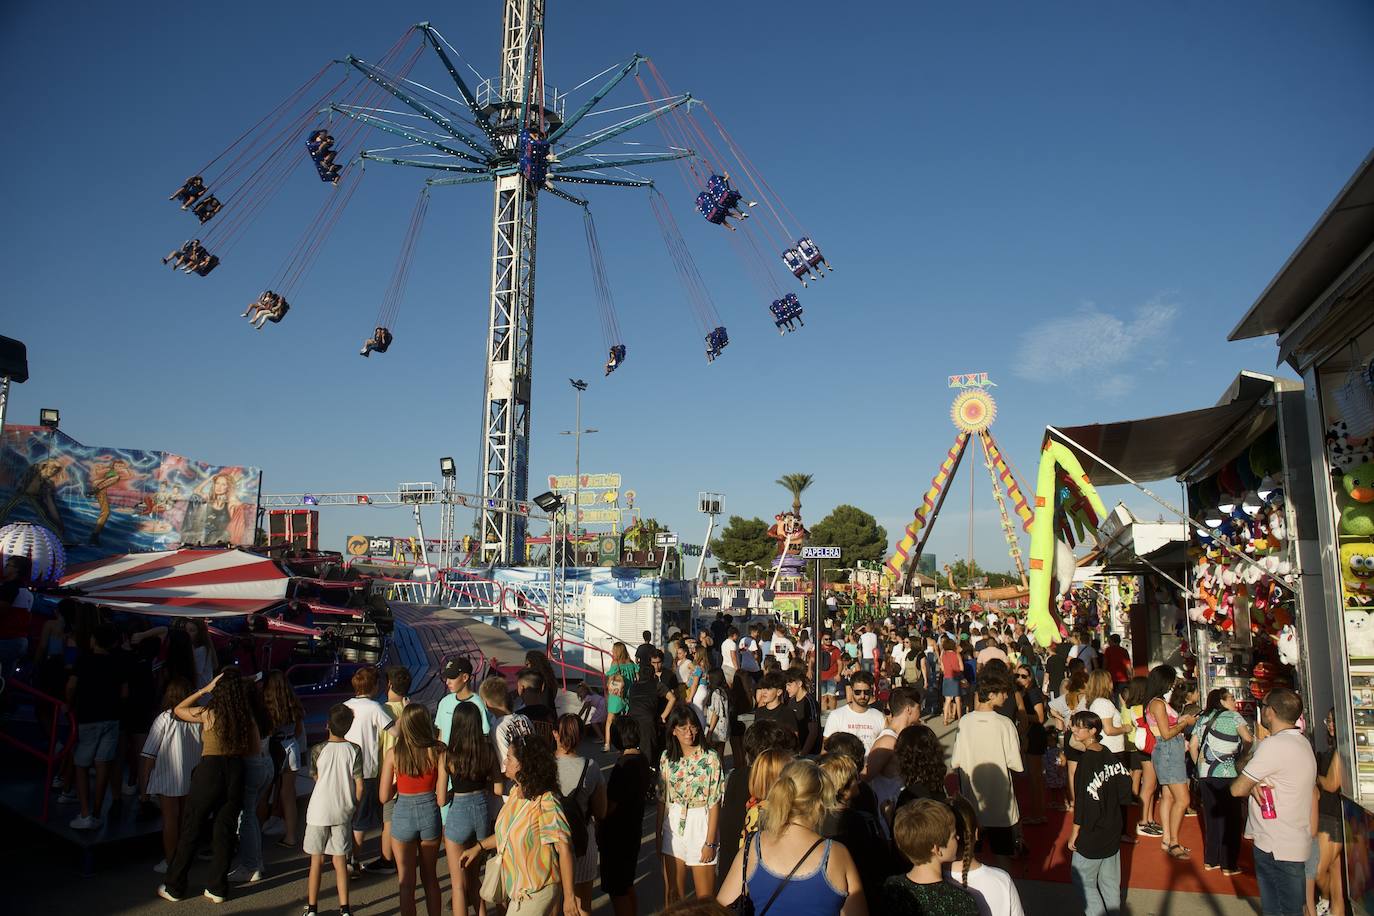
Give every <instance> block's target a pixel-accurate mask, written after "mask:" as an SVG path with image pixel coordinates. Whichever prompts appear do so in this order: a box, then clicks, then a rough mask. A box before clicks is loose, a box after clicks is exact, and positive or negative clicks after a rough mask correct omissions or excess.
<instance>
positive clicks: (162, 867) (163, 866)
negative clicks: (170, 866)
mask: <svg viewBox="0 0 1374 916" xmlns="http://www.w3.org/2000/svg"><path fill="white" fill-rule="evenodd" d="M153 871H155V872H157V873H158V874H159V875H165V874H167V860H166V859H163V860H162V861H161V862H159V863H157V864H156V865H154V866H153Z"/></svg>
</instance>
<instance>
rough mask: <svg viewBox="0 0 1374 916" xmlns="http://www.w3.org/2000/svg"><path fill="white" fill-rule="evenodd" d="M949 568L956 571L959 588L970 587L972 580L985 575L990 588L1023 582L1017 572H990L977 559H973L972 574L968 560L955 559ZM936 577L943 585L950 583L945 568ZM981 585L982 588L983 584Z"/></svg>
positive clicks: (956, 581) (955, 576) (955, 578)
mask: <svg viewBox="0 0 1374 916" xmlns="http://www.w3.org/2000/svg"><path fill="white" fill-rule="evenodd" d="M949 568H950V571H951V572H953V573H954V584H955V585H957V586H959V588H968V587H969V586H970V584H971V580H973V579H981V578H983V577H985V576H986V577H987V580H988V581H987V587H988V588H998V587H1000V586H1003V585H1020V584H1021V578H1020V577H1019V576H1017V575H1016V574H1015V573H1009V572H1005V573H1000V572H988V571H987V570H986V569H984V568H983V567H982V566H980V565H979V564H978V561H977V560H974V561H973V572H972V574H971V575H970V573H969V568H968V562H967V561H966V560H955V561H954V562H953V563H951V564H949ZM936 578H937V579H938V580H939V583H940V586H941V587H946V586H948V585H949V580H948V579H946V578H945V571H944V570H943V569H942V570H940V575H939V576H937V577H936ZM979 587H980V588H981V587H982V586H979Z"/></svg>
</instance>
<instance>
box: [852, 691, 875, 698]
mask: <svg viewBox="0 0 1374 916" xmlns="http://www.w3.org/2000/svg"><path fill="white" fill-rule="evenodd" d="M852 692H853V694H854V696H856V697H871V696H873V691H871V690H855V691H852Z"/></svg>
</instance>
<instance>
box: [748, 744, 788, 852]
mask: <svg viewBox="0 0 1374 916" xmlns="http://www.w3.org/2000/svg"><path fill="white" fill-rule="evenodd" d="M796 757H797V752H796V751H795V750H793V749H792V748H791V747H770V748H767V749H766V750H764V751H762V752H761V753H760V754H759V755H758V756H757V757H755V758H754V763H753V765H752V766H750V767H749V800H748V801H747V802H745V804H744V828H743V829H742V830H741V831H740V839H741V840H747V839H748V838H749V835H750V834H751V833H754V832H756V831H757V830H759V829H760V826H761V825H762V823H763V806H764V803H765V802H764V799H766V798H767V797H768V790H769V789H771V788H773V783H775V782H777V781H778V777H779V776H781V775H782V770H783V767H785V766H787V765H788V764H789V763H791V762H792V761H793V760H795V759H796Z"/></svg>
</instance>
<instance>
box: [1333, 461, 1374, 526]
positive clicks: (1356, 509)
mask: <svg viewBox="0 0 1374 916" xmlns="http://www.w3.org/2000/svg"><path fill="white" fill-rule="evenodd" d="M1341 488H1342V489H1344V490H1345V500H1344V505H1343V506H1342V507H1341V534H1348V535H1353V536H1355V537H1362V538H1366V537H1369V536H1370V535H1374V462H1368V461H1367V462H1365V463H1364V464H1360V465H1356V466H1354V467H1351V468H1348V469H1347V470H1346V472H1345V476H1344V477H1342V478H1341Z"/></svg>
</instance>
